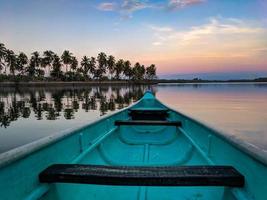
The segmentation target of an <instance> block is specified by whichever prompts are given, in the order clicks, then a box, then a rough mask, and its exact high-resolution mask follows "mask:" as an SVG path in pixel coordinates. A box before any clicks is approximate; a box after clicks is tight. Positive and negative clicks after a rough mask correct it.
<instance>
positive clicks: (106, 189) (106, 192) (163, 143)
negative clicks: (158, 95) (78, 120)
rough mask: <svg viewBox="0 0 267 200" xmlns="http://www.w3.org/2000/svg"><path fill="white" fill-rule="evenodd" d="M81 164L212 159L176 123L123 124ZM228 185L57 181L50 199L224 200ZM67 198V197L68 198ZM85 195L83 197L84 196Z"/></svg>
mask: <svg viewBox="0 0 267 200" xmlns="http://www.w3.org/2000/svg"><path fill="white" fill-rule="evenodd" d="M79 164H94V165H107V166H189V165H208V162H207V161H206V160H205V158H203V157H202V156H201V155H200V154H199V153H198V152H197V151H196V150H195V147H194V146H193V145H192V144H191V143H190V142H189V141H188V139H187V138H186V137H185V136H184V135H183V133H182V132H181V131H180V130H179V128H177V127H176V126H127V125H126V126H119V127H118V128H116V129H115V131H114V132H113V133H112V134H111V135H110V136H109V137H107V138H106V139H105V140H104V141H102V142H101V143H100V144H99V145H98V146H97V147H96V148H94V149H93V150H92V151H91V152H90V153H89V154H87V155H86V156H85V157H84V158H83V159H82V160H81V161H80V162H79ZM226 190H227V188H225V187H203V186H197V187H184V186H180V187H158V186H157V187H155V186H103V185H83V184H65V183H56V184H55V186H54V190H53V191H51V192H49V193H47V195H46V196H45V197H44V199H45V200H48V199H135V200H136V199H137V200H149V199H159V200H162V199H177V198H176V197H177V195H179V197H180V198H179V199H186V200H187V199H194V200H195V199H224V195H226V194H228V193H227V192H226ZM66 197H67V198H66ZM81 197H82V198H81Z"/></svg>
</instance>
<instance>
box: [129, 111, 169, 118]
mask: <svg viewBox="0 0 267 200" xmlns="http://www.w3.org/2000/svg"><path fill="white" fill-rule="evenodd" d="M129 115H130V116H131V118H132V120H166V119H167V117H168V116H169V114H168V110H167V109H162V110H135V109H129Z"/></svg>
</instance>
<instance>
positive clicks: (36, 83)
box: [0, 78, 267, 87]
mask: <svg viewBox="0 0 267 200" xmlns="http://www.w3.org/2000/svg"><path fill="white" fill-rule="evenodd" d="M159 83H169V84H172V83H180V84H185V83H190V84H199V83H267V78H257V79H239V80H238V79H237V80H202V79H193V80H186V79H175V80H173V79H172V80H168V79H158V80H142V81H127V80H120V81H115V80H114V81H68V82H64V81H29V82H0V87H18V86H20V87H28V86H29V87H32V86H33V87H53V86H98V85H115V86H120V85H123V86H125V85H156V84H159Z"/></svg>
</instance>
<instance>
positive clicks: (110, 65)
mask: <svg viewBox="0 0 267 200" xmlns="http://www.w3.org/2000/svg"><path fill="white" fill-rule="evenodd" d="M115 64H116V60H115V57H114V56H112V55H110V56H109V57H108V59H107V68H108V71H109V75H110V79H112V78H113V74H114V71H115Z"/></svg>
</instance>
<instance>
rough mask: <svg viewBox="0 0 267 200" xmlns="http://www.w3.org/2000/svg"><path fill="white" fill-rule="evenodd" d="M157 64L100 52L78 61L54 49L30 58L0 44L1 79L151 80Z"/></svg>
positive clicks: (154, 76) (37, 53)
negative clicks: (132, 62) (133, 62)
mask: <svg viewBox="0 0 267 200" xmlns="http://www.w3.org/2000/svg"><path fill="white" fill-rule="evenodd" d="M156 78H157V76H156V66H155V65H154V64H152V65H150V66H148V67H145V66H144V65H141V64H140V63H138V62H137V63H135V64H134V65H133V67H132V65H131V62H130V61H129V60H123V59H119V60H117V61H116V59H115V57H114V56H112V55H109V56H108V55H106V54H105V53H103V52H100V53H99V54H98V56H97V57H96V58H95V57H87V56H84V57H83V58H82V60H81V62H80V63H79V62H78V60H77V58H76V57H75V56H73V54H72V53H71V52H70V51H68V50H65V51H64V52H63V53H62V55H61V56H58V55H57V54H56V53H55V52H53V51H50V50H48V51H44V52H43V53H42V54H40V53H39V52H37V51H35V52H33V53H32V54H31V55H30V57H28V56H27V55H26V54H25V53H22V52H21V53H19V54H18V55H17V54H15V53H14V52H13V51H12V50H9V49H7V48H6V47H5V45H4V44H3V43H0V81H15V82H17V81H90V80H98V81H103V80H105V81H107V80H116V81H119V80H125V81H126V80H127V81H133V82H138V81H150V80H154V79H156Z"/></svg>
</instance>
